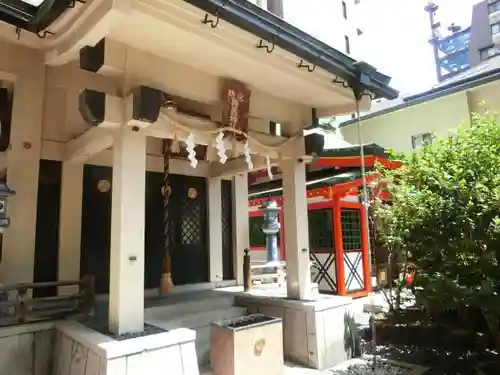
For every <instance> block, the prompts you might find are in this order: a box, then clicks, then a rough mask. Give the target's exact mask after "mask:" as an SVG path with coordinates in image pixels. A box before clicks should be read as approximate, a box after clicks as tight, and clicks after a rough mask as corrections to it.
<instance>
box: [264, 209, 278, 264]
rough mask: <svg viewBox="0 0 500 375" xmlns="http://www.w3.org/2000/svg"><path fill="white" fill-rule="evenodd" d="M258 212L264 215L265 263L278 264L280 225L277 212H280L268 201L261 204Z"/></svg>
mask: <svg viewBox="0 0 500 375" xmlns="http://www.w3.org/2000/svg"><path fill="white" fill-rule="evenodd" d="M260 210H261V211H262V212H263V213H264V222H263V223H262V227H261V229H262V231H263V232H264V233H265V235H266V251H267V263H268V264H269V265H273V264H276V265H278V264H279V261H280V259H279V249H278V232H279V231H280V228H281V225H280V223H279V220H278V218H279V212H280V210H281V208H280V207H278V204H277V203H276V202H275V201H272V200H268V201H266V202H264V203H263V204H262V206H261V207H260Z"/></svg>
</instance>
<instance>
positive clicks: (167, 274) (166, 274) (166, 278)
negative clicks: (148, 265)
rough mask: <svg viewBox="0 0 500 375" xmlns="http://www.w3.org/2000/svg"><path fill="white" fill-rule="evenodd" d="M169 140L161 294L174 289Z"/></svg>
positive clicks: (165, 163)
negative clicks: (171, 254) (171, 249)
mask: <svg viewBox="0 0 500 375" xmlns="http://www.w3.org/2000/svg"><path fill="white" fill-rule="evenodd" d="M169 143H170V142H169V140H167V139H165V140H163V251H164V256H163V273H162V275H161V282H160V293H161V294H164V293H169V292H170V291H172V289H173V288H174V282H173V281H172V263H171V258H170V244H171V242H172V241H171V238H170V232H171V230H170V217H169V209H168V208H169V207H168V204H169V201H170V194H171V192H172V188H171V187H170V182H169V177H170V158H171V155H172V151H171V149H170V144H169Z"/></svg>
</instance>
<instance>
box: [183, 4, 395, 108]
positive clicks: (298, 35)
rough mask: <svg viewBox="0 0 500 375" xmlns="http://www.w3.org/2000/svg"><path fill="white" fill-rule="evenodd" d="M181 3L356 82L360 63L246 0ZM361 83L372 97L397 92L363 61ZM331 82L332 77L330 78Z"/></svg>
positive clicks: (386, 79) (383, 76) (392, 96)
mask: <svg viewBox="0 0 500 375" xmlns="http://www.w3.org/2000/svg"><path fill="white" fill-rule="evenodd" d="M184 1H185V2H187V3H189V4H191V5H193V6H195V7H197V8H199V9H202V10H204V11H205V12H207V13H210V14H212V15H214V16H215V17H219V18H221V19H223V20H224V21H226V22H229V23H231V24H233V25H235V26H237V27H239V28H240V29H243V30H246V31H248V32H250V33H252V34H254V35H256V36H257V37H259V38H262V39H265V40H267V41H269V42H273V43H274V44H275V45H277V46H278V47H280V48H283V49H284V50H286V51H288V52H290V53H293V54H294V55H296V56H297V57H299V58H301V59H304V60H307V61H308V62H310V63H314V64H316V65H317V66H318V67H320V68H322V69H324V70H326V71H327V72H329V73H331V74H333V75H335V76H336V77H340V78H342V79H344V80H346V81H347V82H349V83H354V82H356V84H357V83H358V81H359V74H360V63H359V62H358V61H356V60H354V59H352V58H351V57H349V56H347V55H344V54H343V53H342V52H340V51H338V50H336V49H334V48H332V47H330V46H329V45H327V44H326V43H323V42H321V41H319V40H318V39H316V38H314V37H312V36H311V35H309V34H307V33H306V32H304V31H302V30H300V29H298V28H296V27H294V26H292V25H291V24H289V23H288V22H286V21H284V20H283V19H281V18H279V17H276V16H275V15H274V14H272V13H270V12H268V11H266V10H264V9H262V8H260V7H259V6H258V5H255V4H253V3H251V2H249V1H247V0H244V1H242V0H184ZM363 65H364V69H363V73H364V75H365V77H364V78H366V76H368V77H369V79H368V80H366V79H363V85H364V86H365V87H366V89H367V90H368V91H370V92H371V93H373V94H374V95H375V97H376V98H385V99H394V98H396V97H397V96H398V94H399V93H398V91H397V90H395V89H393V88H391V87H389V83H390V81H391V77H389V76H387V75H385V74H382V73H380V72H378V71H377V70H376V69H375V68H374V67H371V66H370V65H368V64H363ZM332 84H334V83H333V80H332Z"/></svg>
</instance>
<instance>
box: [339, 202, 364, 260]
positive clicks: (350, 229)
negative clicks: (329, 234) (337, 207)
mask: <svg viewBox="0 0 500 375" xmlns="http://www.w3.org/2000/svg"><path fill="white" fill-rule="evenodd" d="M340 218H341V223H342V242H343V244H344V251H346V250H347V251H348V250H360V249H361V215H360V212H359V210H353V209H342V210H341V213H340Z"/></svg>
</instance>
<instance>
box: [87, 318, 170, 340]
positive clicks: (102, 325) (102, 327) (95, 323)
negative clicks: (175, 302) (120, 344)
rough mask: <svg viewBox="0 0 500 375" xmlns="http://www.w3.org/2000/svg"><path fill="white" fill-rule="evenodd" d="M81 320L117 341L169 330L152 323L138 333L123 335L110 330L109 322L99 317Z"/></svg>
mask: <svg viewBox="0 0 500 375" xmlns="http://www.w3.org/2000/svg"><path fill="white" fill-rule="evenodd" d="M79 322H80V323H82V324H84V325H86V326H87V327H89V328H91V329H93V330H94V331H97V332H99V333H101V334H103V335H106V336H108V337H111V338H112V339H114V340H116V341H124V340H128V339H133V338H136V337H144V336H149V335H154V334H157V333H163V332H167V331H166V330H164V329H162V328H159V327H156V326H153V325H151V324H144V331H142V332H137V333H125V334H121V335H115V334H113V333H111V332H109V329H108V322H107V320H103V319H99V318H97V319H96V318H89V319H79Z"/></svg>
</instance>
